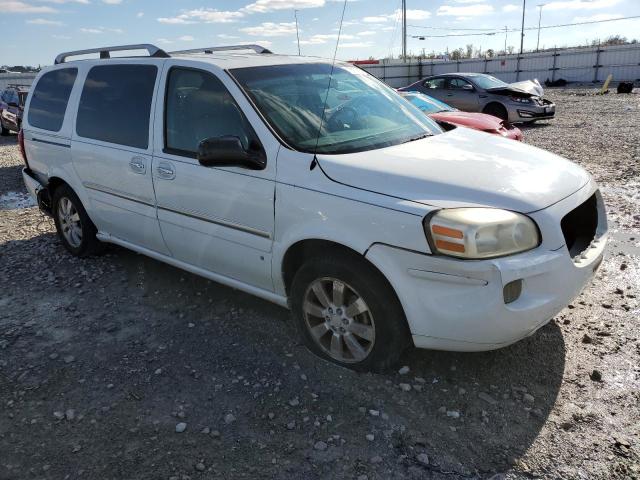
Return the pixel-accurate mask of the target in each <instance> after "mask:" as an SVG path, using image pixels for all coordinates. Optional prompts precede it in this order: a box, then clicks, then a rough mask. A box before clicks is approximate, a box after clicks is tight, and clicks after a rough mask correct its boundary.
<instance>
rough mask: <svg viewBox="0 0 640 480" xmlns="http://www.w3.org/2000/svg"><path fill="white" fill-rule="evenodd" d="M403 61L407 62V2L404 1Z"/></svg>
mask: <svg viewBox="0 0 640 480" xmlns="http://www.w3.org/2000/svg"><path fill="white" fill-rule="evenodd" d="M402 61H403V62H406V61H407V0H402Z"/></svg>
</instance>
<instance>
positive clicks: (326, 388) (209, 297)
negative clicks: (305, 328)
mask: <svg viewBox="0 0 640 480" xmlns="http://www.w3.org/2000/svg"><path fill="white" fill-rule="evenodd" d="M115 251H117V252H118V253H117V255H118V257H119V259H120V260H121V261H122V262H123V265H125V268H126V269H127V271H128V278H129V285H130V287H135V288H139V289H142V290H144V291H146V292H147V293H146V294H147V295H148V297H147V298H148V299H149V304H150V305H154V308H157V301H156V300H155V299H157V298H166V297H167V296H169V297H170V298H172V299H173V300H172V301H171V302H169V306H168V308H170V309H172V311H174V312H181V313H182V314H183V315H184V317H183V321H186V322H188V321H189V320H188V319H189V318H198V317H199V315H201V314H200V313H198V312H201V311H202V310H205V311H206V310H208V309H213V311H214V312H215V313H216V314H217V315H218V316H219V318H221V319H224V318H225V316H229V315H231V316H232V317H233V318H238V319H242V318H243V317H245V316H247V317H251V318H252V320H248V319H245V320H242V321H239V322H238V323H237V325H236V326H235V327H234V328H237V331H236V332H235V334H237V335H238V336H239V337H240V338H241V339H242V340H241V341H242V342H245V344H244V345H243V347H242V348H241V347H238V348H237V352H236V353H237V357H236V358H234V359H233V360H231V363H242V362H245V361H247V359H250V358H252V357H253V355H251V354H249V355H247V353H246V352H247V350H249V351H253V352H255V351H256V350H255V345H257V344H260V351H261V352H262V354H261V360H260V363H263V360H264V358H270V359H272V360H274V363H273V364H272V365H276V364H279V365H285V364H286V363H287V360H288V357H287V355H285V352H290V351H291V350H292V348H294V350H295V352H296V354H295V359H296V362H297V364H298V365H299V367H300V371H303V372H313V373H314V377H315V381H316V382H317V383H318V384H319V385H316V388H318V389H319V390H320V391H323V393H325V395H326V396H328V397H329V398H333V399H335V401H332V402H331V404H332V405H333V411H334V414H335V415H337V416H340V415H341V418H342V420H341V427H342V428H343V429H344V431H354V432H360V431H362V432H361V433H362V435H361V436H362V437H364V436H365V434H366V433H368V431H367V429H370V428H372V427H371V426H370V425H369V423H370V419H368V418H366V415H365V416H364V418H363V416H362V415H360V414H354V412H356V413H357V412H358V411H359V409H360V410H361V409H362V407H363V406H366V409H376V410H380V411H382V412H385V414H386V415H388V416H389V417H390V419H392V424H393V427H392V429H391V430H393V433H392V434H391V435H390V441H391V443H392V444H393V445H394V450H395V453H396V454H397V455H398V456H399V457H401V458H404V459H405V461H404V463H405V466H407V468H409V467H411V466H412V465H413V464H414V463H415V457H416V454H417V453H419V452H422V451H426V452H428V453H429V455H432V456H433V458H434V462H435V463H434V465H433V466H432V467H433V469H434V472H437V471H439V470H441V471H456V472H457V473H459V474H466V473H474V472H480V473H482V472H484V473H490V472H504V471H507V470H509V469H510V468H512V467H513V466H514V465H516V464H517V463H518V459H519V458H520V457H521V456H522V455H523V454H524V453H525V452H526V451H527V450H528V449H529V447H530V446H531V445H532V444H533V443H534V441H535V440H536V437H537V436H538V433H539V432H540V430H541V429H542V427H543V426H544V425H545V423H546V421H547V418H548V417H549V414H550V412H551V411H552V409H553V407H554V404H555V402H556V398H557V396H558V392H559V390H560V386H561V384H562V378H563V373H564V365H565V345H564V340H563V337H562V333H561V330H560V328H559V327H558V325H557V324H556V323H555V322H554V321H551V322H550V323H549V324H547V325H546V326H545V327H543V328H541V329H540V330H539V331H538V332H536V333H535V334H534V335H532V336H531V337H529V338H527V339H525V340H523V341H520V342H518V343H516V344H514V345H512V346H509V347H507V348H503V349H500V350H496V351H491V352H483V353H459V352H440V351H427V350H419V349H411V350H410V351H408V352H407V353H406V354H405V355H404V357H403V359H402V361H401V364H400V365H399V366H402V365H406V366H408V367H409V373H408V374H406V375H400V374H399V373H398V372H397V371H396V368H398V367H399V366H397V367H394V369H393V370H392V371H390V372H387V373H384V374H375V375H374V374H370V373H355V372H352V371H350V370H346V369H343V368H341V367H337V366H335V365H333V364H331V363H329V362H326V361H324V360H322V359H319V358H317V357H315V356H314V355H312V354H311V353H310V352H309V351H308V350H307V349H306V348H304V346H302V345H301V344H300V342H299V341H298V340H297V338H298V337H297V334H296V331H295V328H294V325H293V322H292V321H290V314H289V312H288V311H286V310H285V309H283V308H280V307H278V306H275V305H273V304H271V303H269V302H266V301H263V300H261V299H258V298H256V297H253V296H251V295H248V294H245V293H243V292H240V291H238V290H235V289H232V288H228V287H225V286H222V285H220V284H217V283H215V282H211V281H208V280H206V279H203V278H200V277H198V276H195V275H191V274H189V273H187V272H183V271H181V270H178V269H175V268H173V267H170V266H167V265H165V264H163V263H160V262H157V261H155V260H153V259H149V258H147V257H144V256H140V255H136V254H133V253H131V252H128V251H126V250H124V249H120V248H117V249H116V250H115ZM220 321H222V322H224V321H225V320H220ZM274 331H277V334H275V335H274ZM227 333H229V334H230V335H231V337H232V338H233V337H234V336H235V334H231V332H228V330H227ZM283 338H287V340H286V341H283ZM228 341H233V340H229V339H227V340H225V342H228ZM236 341H237V339H236ZM251 342H255V344H254V345H253V346H252V343H251ZM294 345H295V347H294ZM195 350H196V349H194V351H195ZM243 352H244V353H243ZM267 352H268V353H267ZM227 358H228V357H227ZM254 358H255V357H254ZM203 368H205V367H204V366H203ZM277 368H278V367H277ZM280 374H281V375H284V376H287V375H289V373H288V372H287V369H286V368H285V369H284V370H283V371H282V372H280ZM288 383H289V389H290V393H289V395H290V396H295V395H297V394H298V392H302V391H304V390H305V389H306V388H308V387H307V385H306V384H305V382H304V381H299V380H298V379H297V378H295V376H294V377H292V378H290V379H289V381H288ZM401 384H408V385H410V386H411V390H410V391H405V390H406V388H407V387H406V386H401ZM320 385H322V386H320ZM314 391H316V392H318V390H314ZM373 428H374V429H375V428H378V427H373ZM380 433H381V432H380ZM387 433H388V432H387Z"/></svg>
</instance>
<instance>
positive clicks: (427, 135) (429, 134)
mask: <svg viewBox="0 0 640 480" xmlns="http://www.w3.org/2000/svg"><path fill="white" fill-rule="evenodd" d="M427 137H433V133H423V134H422V135H418V136H417V137H413V138H410V139H409V140H407V141H406V142H402V143H409V142H415V141H416V140H422V139H423V138H427Z"/></svg>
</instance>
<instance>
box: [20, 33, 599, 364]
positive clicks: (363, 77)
mask: <svg viewBox="0 0 640 480" xmlns="http://www.w3.org/2000/svg"><path fill="white" fill-rule="evenodd" d="M122 50H136V51H137V50H145V51H146V52H145V55H143V56H133V57H122V56H116V57H112V55H111V53H112V52H114V51H118V52H120V51H122ZM136 53H137V52H136ZM89 54H98V55H99V58H89V59H87V56H88V55H89ZM76 55H77V56H82V59H77V60H75V61H73V60H70V57H72V56H76ZM119 55H121V53H119ZM20 145H21V149H22V153H23V155H24V160H25V164H26V168H25V169H24V173H23V175H24V181H25V183H26V185H27V188H28V189H29V191H30V192H31V194H32V195H33V196H34V197H35V198H36V199H37V202H38V205H39V206H40V208H42V209H43V210H44V211H45V212H47V213H49V214H50V215H52V216H53V218H54V219H55V224H56V227H57V230H58V234H59V237H60V240H61V241H62V243H63V244H64V246H65V247H66V249H67V250H68V251H69V252H70V253H71V254H73V255H77V256H88V255H91V254H94V253H96V252H98V251H99V250H100V246H101V245H103V244H104V243H114V244H118V245H121V246H123V247H126V248H129V249H131V250H134V251H136V252H140V253H143V254H145V255H148V256H150V257H153V258H155V259H158V260H161V261H163V262H166V263H169V264H171V265H174V266H177V267H180V268H183V269H185V270H187V271H190V272H192V273H195V274H198V275H202V276H204V277H206V278H209V279H212V280H215V281H217V282H220V283H222V284H225V285H229V286H231V287H234V288H237V289H240V290H244V291H246V292H249V293H251V294H254V295H257V296H259V297H261V298H264V299H267V300H270V301H272V302H275V303H277V304H279V305H281V306H283V307H288V308H290V309H291V310H292V311H293V318H294V319H295V322H296V324H297V325H298V327H299V330H300V333H301V336H302V338H303V339H304V341H305V342H306V344H307V345H308V347H309V348H310V349H311V350H312V351H314V352H315V353H317V354H318V355H320V356H322V357H324V358H326V359H329V360H332V361H334V362H336V363H339V364H341V365H344V366H348V367H350V368H355V369H361V370H381V369H384V368H386V367H388V366H390V365H392V364H393V363H394V362H395V361H396V360H397V359H398V357H399V356H400V354H401V353H402V351H403V350H404V348H405V347H406V346H408V345H410V344H413V345H415V346H416V347H421V348H430V349H444V350H459V351H480V350H490V349H495V348H499V347H503V346H505V345H509V344H511V343H514V342H516V341H518V340H520V339H522V338H524V337H526V336H528V335H531V334H532V333H534V332H535V331H536V330H537V329H538V328H540V327H541V326H543V325H545V324H546V323H547V322H548V321H549V320H550V319H551V318H552V317H553V316H554V315H556V314H557V313H558V312H559V311H560V310H561V309H563V308H564V307H565V306H566V305H567V304H568V303H569V302H571V300H572V299H573V298H575V297H576V296H577V295H578V294H579V292H580V291H581V289H582V288H583V287H584V286H585V285H586V284H587V283H588V282H589V281H590V279H591V278H592V276H593V274H594V272H595V270H596V269H597V268H598V266H599V265H600V263H601V261H602V258H603V253H604V249H605V244H606V238H607V220H606V214H605V209H604V205H603V201H602V197H601V195H600V192H599V191H598V187H597V185H596V184H595V182H594V180H593V179H592V177H591V176H590V175H589V173H587V172H586V171H585V170H583V169H582V168H580V167H578V166H577V165H575V164H573V163H571V162H569V161H567V160H564V159H562V158H560V157H558V156H556V155H553V154H551V153H549V152H546V151H543V150H540V149H537V148H534V147H531V146H527V145H523V144H521V143H520V142H512V141H509V140H505V139H502V138H499V137H497V136H494V135H489V134H486V133H483V132H478V131H474V130H470V129H465V128H457V129H454V130H451V131H447V132H445V131H443V130H442V129H441V128H440V127H439V126H438V125H437V124H436V123H434V122H433V121H431V120H430V119H429V118H427V117H426V116H425V115H423V114H422V112H421V111H420V110H418V109H416V108H415V107H413V106H412V105H411V104H409V103H408V102H407V101H406V100H404V99H403V98H402V97H400V96H399V95H398V94H397V93H396V92H395V91H394V90H393V89H391V88H389V87H388V86H386V85H385V84H383V83H382V82H380V81H378V80H377V79H376V78H374V77H372V76H371V75H369V74H368V73H366V72H364V71H362V70H360V69H359V68H357V67H355V66H353V65H351V64H348V63H342V62H330V61H324V60H321V59H317V58H308V57H300V56H283V55H274V54H272V53H271V52H269V51H267V50H266V49H264V48H261V47H259V46H241V47H216V48H203V49H198V50H191V51H184V52H172V53H170V54H168V53H166V52H164V51H163V50H161V49H159V48H157V47H154V46H153V45H133V46H122V47H111V48H102V49H95V50H85V51H79V52H70V53H66V54H61V55H59V56H58V58H57V59H56V64H55V65H54V66H52V67H48V68H45V69H44V70H43V71H42V72H41V73H40V74H39V75H38V78H37V79H36V80H35V83H34V87H33V89H32V93H30V95H29V98H28V101H27V105H26V112H25V115H24V121H23V131H22V132H21V135H20Z"/></svg>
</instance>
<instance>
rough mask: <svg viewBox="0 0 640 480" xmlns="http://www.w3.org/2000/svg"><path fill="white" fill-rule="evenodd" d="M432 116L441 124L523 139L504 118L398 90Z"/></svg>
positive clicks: (517, 129) (421, 94)
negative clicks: (462, 109) (458, 108)
mask: <svg viewBox="0 0 640 480" xmlns="http://www.w3.org/2000/svg"><path fill="white" fill-rule="evenodd" d="M398 93H400V95H402V96H403V97H404V98H406V99H407V100H408V101H409V102H411V103H412V104H414V105H415V106H416V107H418V108H419V109H420V110H422V111H423V112H424V113H426V114H427V115H429V117H430V118H432V119H433V120H435V121H436V122H438V123H440V124H445V126H446V124H449V125H456V126H460V127H467V128H473V129H474V130H482V131H483V132H487V133H493V134H494V135H500V136H502V137H505V138H510V139H512V140H519V141H522V131H520V129H519V128H517V127H514V126H513V125H511V124H509V123H506V122H505V121H504V120H502V119H500V118H498V117H494V116H492V115H487V114H486V113H472V112H461V111H460V110H457V109H455V108H453V107H450V106H449V105H447V104H446V103H443V102H441V101H440V100H436V99H435V98H431V97H430V96H428V95H425V94H424V93H417V92H398Z"/></svg>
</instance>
